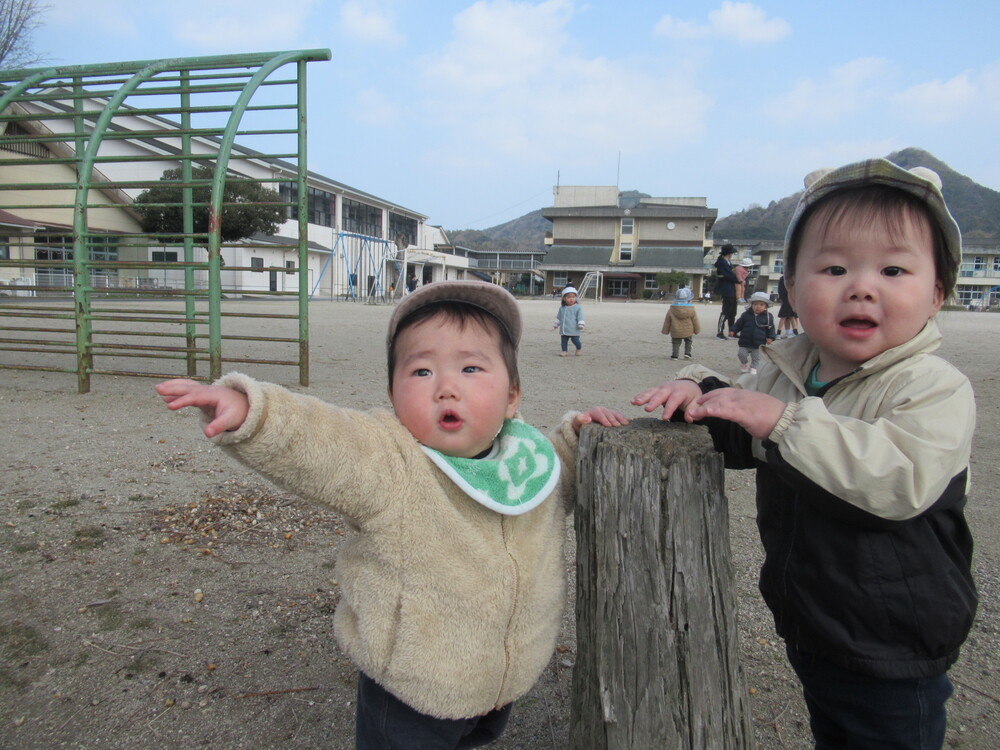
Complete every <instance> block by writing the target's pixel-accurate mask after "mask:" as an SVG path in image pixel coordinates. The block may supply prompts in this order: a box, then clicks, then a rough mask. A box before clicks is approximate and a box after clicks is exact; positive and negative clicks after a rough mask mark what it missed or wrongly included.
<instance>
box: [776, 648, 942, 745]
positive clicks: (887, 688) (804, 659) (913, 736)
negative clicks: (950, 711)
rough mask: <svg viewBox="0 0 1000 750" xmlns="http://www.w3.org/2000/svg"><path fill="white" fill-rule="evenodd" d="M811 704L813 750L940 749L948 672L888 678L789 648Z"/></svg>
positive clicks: (810, 717) (790, 659)
mask: <svg viewBox="0 0 1000 750" xmlns="http://www.w3.org/2000/svg"><path fill="white" fill-rule="evenodd" d="M788 659H789V661H791V663H792V667H793V668H794V669H795V672H796V674H798V676H799V680H800V681H801V682H802V692H803V694H804V695H805V699H806V705H807V706H808V708H809V725H810V727H811V728H812V733H813V738H814V739H815V740H816V750H835V749H836V750H848V749H850V750H862V748H863V749H864V750H890V748H891V749H892V750H940V748H941V746H942V745H943V744H944V733H945V728H946V726H947V718H946V715H945V707H944V704H945V702H946V701H947V700H948V698H949V697H950V696H951V693H952V686H951V680H949V679H948V675H946V674H942V675H937V676H935V677H924V678H917V679H912V680H886V679H881V678H878V677H869V676H868V675H863V674H859V673H858V672H852V671H849V670H847V669H844V668H843V667H840V666H837V665H836V664H833V663H831V662H829V661H826V660H825V659H821V658H819V657H818V656H815V655H813V654H807V653H803V652H801V651H796V650H795V649H793V648H791V647H789V648H788Z"/></svg>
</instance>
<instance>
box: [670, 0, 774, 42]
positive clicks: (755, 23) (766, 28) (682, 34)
mask: <svg viewBox="0 0 1000 750" xmlns="http://www.w3.org/2000/svg"><path fill="white" fill-rule="evenodd" d="M791 30H792V28H791V26H790V25H789V24H788V22H787V21H785V20H783V19H781V18H771V19H769V18H768V17H767V13H766V12H765V11H764V10H763V9H762V8H760V7H758V6H757V5H754V4H753V3H739V2H732V0H723V3H722V5H721V6H720V7H719V8H717V9H716V10H713V11H710V12H709V14H708V22H707V23H698V22H695V21H682V20H679V19H677V18H674V17H673V16H669V15H665V16H663V17H662V18H661V19H660V20H659V22H657V24H656V26H654V27H653V34H654V35H657V36H665V37H667V38H669V39H682V40H684V39H688V40H689V39H694V40H698V39H733V40H736V41H738V42H749V43H769V42H776V41H778V40H779V39H782V38H783V37H786V36H788V34H790V33H791Z"/></svg>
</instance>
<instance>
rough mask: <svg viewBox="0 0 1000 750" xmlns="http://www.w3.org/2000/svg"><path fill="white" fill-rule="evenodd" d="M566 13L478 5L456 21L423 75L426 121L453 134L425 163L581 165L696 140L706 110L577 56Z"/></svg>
mask: <svg viewBox="0 0 1000 750" xmlns="http://www.w3.org/2000/svg"><path fill="white" fill-rule="evenodd" d="M573 11H574V6H573V3H572V2H570V1H569V0H548V1H547V2H542V3H539V4H537V5H533V4H529V3H525V2H512V1H511V0H480V2H477V3H475V4H474V5H472V6H471V7H469V8H468V9H466V10H465V11H463V12H462V13H460V14H459V15H458V16H456V18H455V23H454V34H453V38H452V40H451V42H450V43H449V44H448V45H447V46H446V47H445V48H444V50H443V52H442V53H441V55H440V56H438V57H436V58H433V59H431V60H429V61H428V62H427V64H426V66H425V68H424V74H425V81H426V85H427V90H428V92H429V94H428V97H429V100H428V104H429V106H430V107H431V108H432V111H431V113H430V117H432V118H433V117H441V114H442V113H444V114H445V115H446V116H447V118H448V123H449V124H450V125H453V126H454V130H453V131H449V132H450V138H449V140H448V142H447V143H443V144H442V146H441V149H440V152H439V153H436V154H434V158H436V159H442V160H447V161H448V163H449V164H460V165H462V166H463V167H465V168H468V167H469V166H470V165H473V164H475V165H480V166H484V165H487V164H491V165H496V164H504V165H507V166H509V164H510V163H511V162H512V161H516V162H518V163H520V162H536V163H537V162H541V163H546V164H557V163H559V162H560V161H561V160H563V161H568V160H570V159H572V160H574V163H576V164H577V165H582V164H585V163H592V162H594V161H607V160H609V159H611V160H613V159H614V158H616V155H617V153H618V151H619V150H623V151H625V152H628V153H631V154H642V153H644V152H645V153H648V152H649V151H650V150H656V151H666V150H669V149H671V148H673V147H676V146H677V145H679V144H682V143H691V142H692V141H695V140H698V139H699V138H700V137H701V134H702V131H703V128H704V120H705V116H706V112H707V109H708V107H709V104H710V102H709V99H708V97H707V96H706V95H704V94H702V93H700V92H698V91H697V90H695V89H694V88H693V85H692V84H691V82H690V76H689V75H681V74H672V73H671V72H669V71H661V70H658V69H656V66H651V67H650V66H647V67H646V68H642V67H637V66H631V65H628V64H626V63H620V62H616V61H610V60H607V59H605V58H600V57H596V58H585V57H583V56H581V55H579V54H577V53H576V52H575V50H574V49H573V45H572V43H571V40H570V39H569V36H568V34H567V31H566V27H567V24H568V23H569V21H570V19H571V17H572V15H573ZM651 71H653V72H651Z"/></svg>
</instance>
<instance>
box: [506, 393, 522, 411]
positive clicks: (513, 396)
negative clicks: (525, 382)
mask: <svg viewBox="0 0 1000 750" xmlns="http://www.w3.org/2000/svg"><path fill="white" fill-rule="evenodd" d="M520 408H521V389H520V388H519V387H517V386H516V385H512V386H511V387H510V392H509V393H508V394H507V412H506V414H507V419H512V418H513V417H514V415H515V414H517V410H518V409H520Z"/></svg>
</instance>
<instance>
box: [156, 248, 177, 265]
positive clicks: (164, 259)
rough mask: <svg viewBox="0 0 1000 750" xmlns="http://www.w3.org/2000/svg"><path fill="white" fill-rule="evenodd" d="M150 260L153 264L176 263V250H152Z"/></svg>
mask: <svg viewBox="0 0 1000 750" xmlns="http://www.w3.org/2000/svg"><path fill="white" fill-rule="evenodd" d="M151 258H152V260H153V262H154V263H176V262H177V251H176V250H154V251H153V253H152V255H151Z"/></svg>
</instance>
